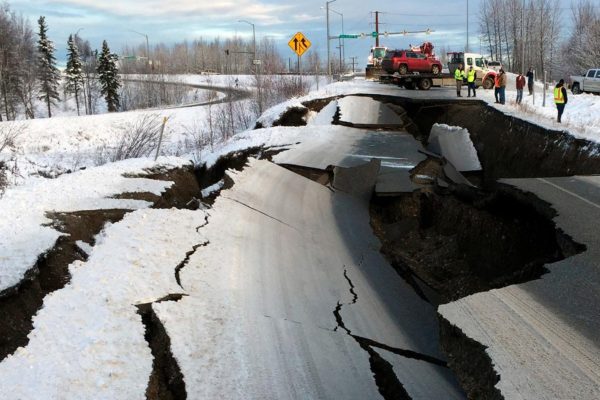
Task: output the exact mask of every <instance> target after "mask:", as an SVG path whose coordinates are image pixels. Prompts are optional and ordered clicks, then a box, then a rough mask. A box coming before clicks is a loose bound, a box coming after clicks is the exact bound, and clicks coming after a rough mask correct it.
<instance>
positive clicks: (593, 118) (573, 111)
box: [477, 73, 600, 142]
mask: <svg viewBox="0 0 600 400" xmlns="http://www.w3.org/2000/svg"><path fill="white" fill-rule="evenodd" d="M507 78H508V80H507V85H506V104H505V105H500V104H495V103H494V91H493V90H483V89H480V90H478V91H477V97H481V98H482V99H483V100H485V101H487V102H488V103H490V104H491V105H492V106H493V107H495V108H497V109H499V110H500V111H502V112H503V113H505V114H509V115H514V116H516V117H517V118H522V119H525V120H527V121H531V122H533V123H535V124H536V125H540V126H543V127H545V128H548V129H555V130H566V131H568V132H569V134H571V135H573V136H575V137H577V138H582V139H587V140H590V141H593V142H600V96H596V95H593V94H580V95H577V96H575V95H573V94H571V92H570V91H568V96H567V97H568V103H567V105H566V107H565V113H564V114H563V117H562V123H560V124H559V123H558V122H556V116H557V111H556V106H555V105H554V84H550V85H549V87H548V88H547V89H546V105H545V106H544V105H543V97H544V96H543V90H544V86H543V84H542V83H539V82H536V85H535V93H534V95H533V96H529V93H528V90H527V87H525V90H524V93H523V101H522V102H521V104H520V105H519V104H517V102H516V98H517V89H516V75H515V74H511V73H508V74H507Z"/></svg>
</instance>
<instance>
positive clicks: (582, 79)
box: [571, 68, 600, 94]
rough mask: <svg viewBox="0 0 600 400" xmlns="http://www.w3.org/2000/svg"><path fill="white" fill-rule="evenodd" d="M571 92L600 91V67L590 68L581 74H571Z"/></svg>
mask: <svg viewBox="0 0 600 400" xmlns="http://www.w3.org/2000/svg"><path fill="white" fill-rule="evenodd" d="M571 92H573V94H579V93H585V92H589V93H600V68H593V69H589V70H588V71H587V72H586V73H585V74H583V75H581V76H571Z"/></svg>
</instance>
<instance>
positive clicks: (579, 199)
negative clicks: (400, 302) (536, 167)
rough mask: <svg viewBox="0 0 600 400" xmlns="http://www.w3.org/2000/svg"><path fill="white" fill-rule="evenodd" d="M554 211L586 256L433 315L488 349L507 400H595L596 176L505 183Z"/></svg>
mask: <svg viewBox="0 0 600 400" xmlns="http://www.w3.org/2000/svg"><path fill="white" fill-rule="evenodd" d="M503 182H505V183H508V184H510V185H513V186H515V187H517V188H519V189H521V190H524V191H527V192H531V193H534V194H535V195H537V196H538V197H539V198H541V199H542V200H545V201H547V202H548V203H550V204H551V206H552V207H553V208H554V209H555V210H556V211H557V212H558V216H557V217H556V218H555V221H556V224H557V226H558V227H559V228H560V229H562V230H563V231H564V232H565V233H566V234H568V235H570V236H571V237H572V238H573V239H574V240H575V241H576V242H579V243H582V244H584V245H585V246H587V250H586V251H585V252H583V253H581V254H578V255H576V256H573V257H570V258H567V259H565V260H562V261H559V262H556V263H554V264H551V265H547V268H548V269H549V270H550V272H549V273H548V274H546V275H543V276H542V277H541V279H538V280H535V281H531V282H527V283H524V284H520V285H513V286H509V287H506V288H503V289H498V290H492V291H490V292H485V293H478V294H475V295H472V296H469V297H466V298H464V299H461V300H459V301H456V302H453V303H450V304H447V305H444V306H441V307H440V309H439V311H440V313H441V314H442V315H443V316H444V318H446V319H447V320H448V321H450V323H452V324H454V325H456V326H457V327H459V328H460V329H461V330H462V331H463V332H464V333H465V334H466V335H467V336H468V337H470V338H472V339H474V340H476V341H478V342H479V343H481V344H483V345H484V346H486V347H487V353H488V354H489V355H490V357H491V359H492V362H493V364H494V368H495V370H496V371H497V372H498V374H499V375H500V381H499V382H498V384H497V385H496V387H497V388H498V389H500V391H501V392H502V394H503V395H504V396H505V398H507V399H516V400H521V399H523V400H525V399H527V400H529V399H548V400H550V399H578V400H592V399H598V398H600V312H599V311H598V304H600V268H599V267H598V260H599V259H600V235H598V220H600V177H597V176H595V177H569V178H546V179H510V180H504V181H503Z"/></svg>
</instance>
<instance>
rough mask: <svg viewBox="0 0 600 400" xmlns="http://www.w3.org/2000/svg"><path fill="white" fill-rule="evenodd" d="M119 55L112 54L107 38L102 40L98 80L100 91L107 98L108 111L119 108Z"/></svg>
mask: <svg viewBox="0 0 600 400" xmlns="http://www.w3.org/2000/svg"><path fill="white" fill-rule="evenodd" d="M117 61H118V57H117V55H116V54H112V53H111V52H110V49H109V48H108V44H107V43H106V40H104V41H103V42H102V52H101V53H100V57H99V58H98V80H99V81H100V86H101V87H102V88H101V89H100V93H101V94H102V95H103V96H104V99H105V100H106V106H107V107H108V112H114V111H118V110H119V105H120V99H119V88H120V87H121V82H120V80H119V69H118V68H117Z"/></svg>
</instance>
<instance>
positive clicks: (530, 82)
mask: <svg viewBox="0 0 600 400" xmlns="http://www.w3.org/2000/svg"><path fill="white" fill-rule="evenodd" d="M527 88H528V89H529V95H530V96H531V95H532V94H533V67H529V71H527Z"/></svg>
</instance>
